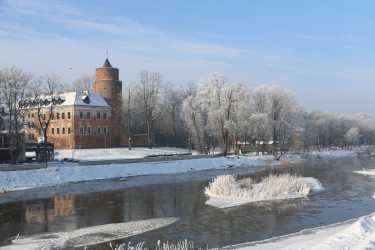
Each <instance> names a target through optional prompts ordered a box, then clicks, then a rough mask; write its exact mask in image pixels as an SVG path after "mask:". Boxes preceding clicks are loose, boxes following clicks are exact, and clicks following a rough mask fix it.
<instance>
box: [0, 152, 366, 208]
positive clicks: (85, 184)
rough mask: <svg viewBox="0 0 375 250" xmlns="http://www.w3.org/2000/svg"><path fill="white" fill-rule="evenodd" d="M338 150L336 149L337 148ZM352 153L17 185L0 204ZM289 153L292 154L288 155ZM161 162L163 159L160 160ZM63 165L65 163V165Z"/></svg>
mask: <svg viewBox="0 0 375 250" xmlns="http://www.w3.org/2000/svg"><path fill="white" fill-rule="evenodd" d="M336 152H339V151H336ZM350 152H351V154H338V155H336V156H335V157H329V158H327V157H308V158H300V157H298V158H296V157H293V156H294V155H289V158H290V159H289V160H287V161H285V160H283V161H276V160H273V161H269V160H267V161H266V160H264V161H263V162H261V163H260V164H259V162H258V164H254V165H247V166H246V165H240V166H236V167H235V166H233V165H224V166H221V167H220V168H210V169H203V170H192V171H188V172H180V173H178V172H177V173H163V174H144V175H137V176H126V177H115V178H110V179H96V180H89V181H78V182H68V183H63V184H58V185H54V186H42V187H33V188H27V189H19V190H15V191H9V192H5V193H3V194H1V196H0V204H6V203H11V202H18V201H27V200H33V199H48V198H51V197H54V196H63V195H81V194H89V193H95V192H110V191H116V190H124V189H128V188H135V187H141V186H148V185H157V184H164V183H165V184H168V183H183V182H192V181H208V180H210V179H212V178H214V177H216V176H218V175H222V174H234V175H246V174H254V173H261V172H264V171H267V170H273V169H281V168H285V167H295V166H297V167H298V166H299V165H301V163H310V164H312V165H314V164H317V163H319V162H327V161H328V162H329V161H337V160H347V159H356V158H358V155H357V154H356V153H355V154H354V151H350ZM291 156H292V157H291ZM372 156H373V155H372V154H369V155H365V156H361V158H369V159H370V158H371V157H372ZM161 163H162V162H161ZM64 168H65V167H64Z"/></svg>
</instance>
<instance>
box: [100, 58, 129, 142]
mask: <svg viewBox="0 0 375 250" xmlns="http://www.w3.org/2000/svg"><path fill="white" fill-rule="evenodd" d="M93 91H94V92H95V93H98V94H100V95H101V96H102V97H103V98H104V99H105V100H106V101H107V103H108V104H109V105H110V106H111V107H112V111H111V124H112V128H111V131H112V132H111V135H112V136H111V137H112V138H111V141H112V146H120V145H121V143H122V140H121V138H122V137H123V135H122V129H121V122H122V121H121V109H122V82H121V81H120V80H119V70H118V69H117V68H113V67H112V65H111V63H110V62H109V60H108V58H107V59H106V60H105V62H104V64H103V66H102V67H100V68H97V69H96V77H95V81H94V84H93Z"/></svg>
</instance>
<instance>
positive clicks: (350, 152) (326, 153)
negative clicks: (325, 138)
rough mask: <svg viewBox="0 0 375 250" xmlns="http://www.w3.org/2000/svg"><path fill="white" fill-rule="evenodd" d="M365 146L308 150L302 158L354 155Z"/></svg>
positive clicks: (332, 157) (330, 157) (326, 158)
mask: <svg viewBox="0 0 375 250" xmlns="http://www.w3.org/2000/svg"><path fill="white" fill-rule="evenodd" d="M365 149H366V148H365V147H363V148H361V147H358V148H353V150H321V151H310V152H305V153H304V154H303V158H304V159H325V160H328V159H338V158H345V157H356V156H357V154H358V153H359V152H362V151H363V150H365Z"/></svg>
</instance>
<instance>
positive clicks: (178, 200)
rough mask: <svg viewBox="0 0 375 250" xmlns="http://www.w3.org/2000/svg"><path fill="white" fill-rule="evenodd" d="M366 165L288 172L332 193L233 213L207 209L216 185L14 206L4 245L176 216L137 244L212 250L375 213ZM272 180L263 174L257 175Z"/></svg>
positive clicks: (0, 233) (1, 227)
mask: <svg viewBox="0 0 375 250" xmlns="http://www.w3.org/2000/svg"><path fill="white" fill-rule="evenodd" d="M364 166H365V167H367V168H371V167H374V166H375V164H374V161H332V162H324V163H323V162H318V163H317V162H312V163H306V164H305V165H302V164H300V165H298V166H295V167H294V168H292V169H286V168H283V169H282V170H281V171H294V172H295V173H299V174H303V175H304V176H311V177H315V178H317V179H319V180H320V181H321V182H322V184H323V186H324V187H325V188H326V191H325V192H323V193H320V194H318V195H316V196H312V197H310V198H309V199H294V200H287V201H275V202H259V203H253V204H245V205H242V206H239V207H233V208H227V209H218V208H214V207H210V206H206V205H205V201H206V200H207V198H206V197H205V196H204V194H203V192H202V190H203V188H204V187H205V186H206V185H207V182H208V181H196V182H189V183H169V184H158V185H150V186H146V187H135V188H128V189H125V190H119V191H115V192H101V193H91V194H84V195H77V196H72V195H70V196H55V197H53V198H51V199H43V200H36V201H28V202H18V203H10V204H6V205H1V206H0V239H1V240H3V241H4V240H6V239H7V238H9V237H11V236H14V235H17V234H18V233H21V235H25V234H37V233H44V232H57V231H69V230H74V229H78V228H83V227H89V226H94V225H100V224H107V223H116V222H127V221H135V220H143V219H148V218H158V217H171V216H173V217H180V218H181V220H180V222H179V223H177V224H175V225H172V226H170V227H167V228H163V229H160V230H157V231H153V232H147V233H145V234H143V235H140V236H137V237H133V238H131V240H132V241H138V240H142V241H143V240H147V241H151V242H156V241H157V240H159V239H161V240H179V239H184V238H187V239H191V240H194V242H195V243H196V244H198V245H199V244H201V245H204V244H206V243H208V245H209V247H218V246H223V245H228V244H237V243H241V242H247V241H252V240H261V239H265V238H269V237H273V236H276V235H283V234H287V233H293V232H296V231H299V230H301V229H304V228H308V227H314V226H320V225H323V224H330V223H334V222H338V221H342V220H346V219H349V218H352V217H357V216H361V215H364V214H367V213H370V212H372V211H374V210H375V201H374V200H373V199H371V196H370V194H371V193H373V192H375V182H374V181H373V179H371V178H368V177H365V176H358V175H353V174H352V171H353V170H354V169H358V168H359V169H361V168H363V167H364ZM269 171H272V172H273V171H275V170H269ZM278 171H279V170H278ZM279 172H280V171H279ZM264 175H265V173H261V174H256V178H262V176H264ZM353 206H355V209H353ZM98 249H99V248H98Z"/></svg>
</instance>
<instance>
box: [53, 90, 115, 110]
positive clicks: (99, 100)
mask: <svg viewBox="0 0 375 250" xmlns="http://www.w3.org/2000/svg"><path fill="white" fill-rule="evenodd" d="M60 95H61V96H62V97H63V98H64V99H65V101H64V102H63V103H62V104H61V106H73V105H74V106H95V107H109V105H108V103H107V102H106V101H105V100H104V98H103V97H102V96H101V95H99V94H97V93H94V92H89V93H88V95H87V93H78V92H66V93H62V94H60ZM84 95H86V96H88V97H89V99H90V102H89V103H85V102H84V101H83V100H82V97H83V96H84Z"/></svg>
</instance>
